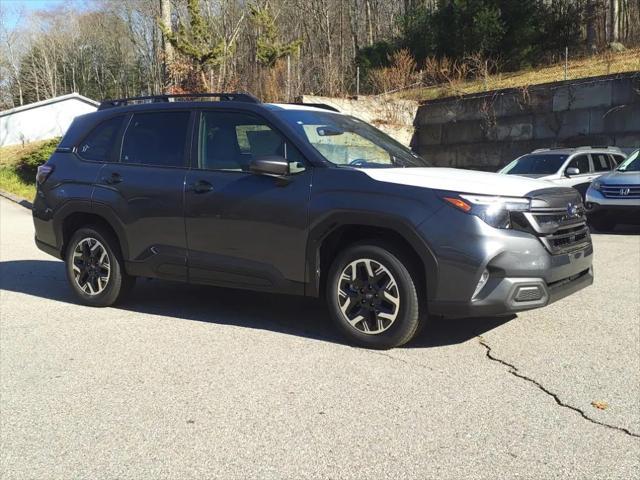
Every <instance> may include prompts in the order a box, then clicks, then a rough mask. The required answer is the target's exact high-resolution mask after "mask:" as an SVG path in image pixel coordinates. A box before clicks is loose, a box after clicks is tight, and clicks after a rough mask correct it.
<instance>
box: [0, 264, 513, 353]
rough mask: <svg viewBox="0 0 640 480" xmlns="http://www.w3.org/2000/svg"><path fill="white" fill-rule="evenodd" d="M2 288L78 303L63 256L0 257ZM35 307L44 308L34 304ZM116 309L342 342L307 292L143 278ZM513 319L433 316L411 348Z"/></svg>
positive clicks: (463, 337) (461, 337) (449, 341)
mask: <svg viewBox="0 0 640 480" xmlns="http://www.w3.org/2000/svg"><path fill="white" fill-rule="evenodd" d="M0 289H1V290H7V291H12V292H18V293H23V294H26V295H30V296H33V297H38V298H44V299H49V300H54V301H58V302H64V303H69V304H77V301H76V299H75V296H74V295H73V292H72V291H71V289H70V287H69V286H68V285H67V280H66V277H65V272H64V265H63V263H62V262H59V261H46V260H17V261H8V262H0ZM33 308H34V309H39V308H46V307H44V306H43V305H39V304H38V303H34V306H33ZM112 308H116V309H120V310H127V311H131V312H137V313H142V314H150V315H158V316H164V317H173V318H177V319H184V320H191V321H198V322H206V323H211V324H220V325H236V326H239V327H245V328H253V329H261V330H269V331H273V332H278V333H283V334H287V335H295V336H300V337H306V338H311V339H315V340H321V341H326V342H332V343H339V344H342V343H344V341H343V339H342V337H341V336H340V335H339V334H337V333H336V332H335V330H334V328H333V326H332V325H331V322H330V321H329V314H328V311H327V309H326V308H325V306H324V304H323V302H322V301H321V300H318V299H311V298H305V297H298V296H289V295H277V294H269V293H260V292H251V291H246V290H234V289H227V288H218V287H209V286H202V285H189V284H184V283H174V282H167V281H162V280H149V279H144V278H140V279H138V282H137V283H136V287H135V288H134V290H133V292H132V293H131V295H130V296H129V298H128V299H127V300H125V301H124V302H123V303H121V304H119V305H117V306H116V307H112ZM512 318H515V317H514V316H512V317H502V318H481V319H464V320H442V319H439V318H433V319H430V320H429V321H428V322H427V325H425V328H424V329H423V331H422V332H421V334H420V335H419V336H418V337H417V338H416V339H414V340H413V341H412V342H411V343H410V344H408V345H407V347H409V348H430V347H438V346H446V345H453V344H458V343H462V342H465V341H467V340H469V339H471V338H473V337H475V336H477V335H480V334H482V333H484V332H486V331H488V330H492V329H494V328H496V327H498V326H500V325H502V324H504V323H505V322H507V321H509V320H511V319H512ZM150 321H153V319H150Z"/></svg>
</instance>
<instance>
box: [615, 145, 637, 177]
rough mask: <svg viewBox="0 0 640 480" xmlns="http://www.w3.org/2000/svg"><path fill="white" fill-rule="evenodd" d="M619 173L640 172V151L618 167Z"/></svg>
mask: <svg viewBox="0 0 640 480" xmlns="http://www.w3.org/2000/svg"><path fill="white" fill-rule="evenodd" d="M618 171H619V172H640V150H636V151H635V152H633V153H632V154H631V156H630V157H629V158H627V159H626V160H625V161H624V162H622V163H621V164H620V166H619V167H618Z"/></svg>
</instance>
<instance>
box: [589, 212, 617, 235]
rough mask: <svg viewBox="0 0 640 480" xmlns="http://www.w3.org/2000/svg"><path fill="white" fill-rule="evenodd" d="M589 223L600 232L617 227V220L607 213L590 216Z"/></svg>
mask: <svg viewBox="0 0 640 480" xmlns="http://www.w3.org/2000/svg"><path fill="white" fill-rule="evenodd" d="M589 224H590V225H591V226H592V227H593V228H595V229H596V230H598V231H599V232H608V231H611V230H613V229H614V228H616V221H615V220H614V219H613V218H610V217H606V216H605V215H594V216H590V217H589Z"/></svg>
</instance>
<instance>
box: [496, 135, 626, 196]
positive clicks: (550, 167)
mask: <svg viewBox="0 0 640 480" xmlns="http://www.w3.org/2000/svg"><path fill="white" fill-rule="evenodd" d="M624 160H625V155H624V153H622V151H621V150H620V149H619V148H615V147H604V148H594V147H578V148H557V149H555V148H554V149H551V148H544V149H539V150H535V151H533V152H531V153H528V154H526V155H523V156H521V157H518V158H516V159H515V160H514V161H512V162H511V163H509V164H508V165H507V166H506V167H504V168H503V169H502V170H500V171H499V172H498V173H505V174H509V175H520V176H522V177H530V178H539V179H541V180H549V181H551V182H553V183H555V184H557V185H561V186H563V187H573V188H575V189H576V190H578V191H579V192H580V194H581V195H582V197H583V198H584V196H585V193H586V191H587V188H589V184H590V183H591V182H592V181H593V180H595V179H596V178H598V177H599V176H600V175H604V174H605V173H607V172H610V171H611V170H613V169H615V168H616V167H617V165H618V164H619V163H622V162H623V161H624Z"/></svg>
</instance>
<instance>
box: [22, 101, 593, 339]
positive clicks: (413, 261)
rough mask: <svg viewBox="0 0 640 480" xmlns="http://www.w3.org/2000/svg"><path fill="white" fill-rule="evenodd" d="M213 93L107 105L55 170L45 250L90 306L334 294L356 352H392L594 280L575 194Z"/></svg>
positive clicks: (47, 198)
mask: <svg viewBox="0 0 640 480" xmlns="http://www.w3.org/2000/svg"><path fill="white" fill-rule="evenodd" d="M202 96H203V95H197V96H196V97H202ZM208 96H211V97H217V99H218V100H219V101H215V102H213V101H202V100H199V101H193V99H191V98H189V99H185V98H183V97H178V96H158V97H153V98H145V99H140V98H138V99H122V100H114V101H108V102H103V104H102V105H101V106H100V108H99V110H98V111H97V112H95V113H91V114H88V115H84V116H81V117H78V118H76V120H75V121H74V122H73V124H72V125H71V127H70V128H69V130H68V131H67V133H66V135H65V136H64V138H63V139H62V141H61V142H60V145H59V146H58V148H57V150H56V151H55V153H54V154H53V155H52V156H51V158H50V159H49V161H48V162H47V163H46V164H45V165H44V166H42V167H40V169H39V171H38V176H37V195H36V198H35V200H34V208H33V219H34V224H35V240H36V244H37V245H38V247H40V248H41V249H42V250H44V251H45V252H48V253H50V254H52V255H54V256H56V257H58V258H61V259H64V260H65V262H66V272H67V277H68V280H69V285H70V287H71V289H72V290H73V292H74V293H75V295H76V297H77V298H78V300H79V301H80V302H82V303H84V304H87V305H92V306H96V307H104V306H109V305H113V304H115V303H117V302H118V301H120V300H122V299H123V298H124V296H125V294H126V293H128V292H129V291H130V290H131V289H132V287H133V285H134V282H135V279H136V277H152V278H163V279H168V280H173V281H181V282H189V283H197V284H209V285H216V286H221V287H233V288H243V289H249V290H258V291H267V292H275V293H286V294H294V295H306V296H309V297H324V298H325V299H326V302H327V305H328V309H329V312H330V316H331V318H332V319H333V320H334V322H335V324H336V325H337V327H338V328H339V329H340V331H341V332H343V333H344V335H345V336H346V337H347V338H348V339H349V340H350V341H351V342H353V343H355V344H358V345H362V346H366V347H372V348H390V347H394V346H397V345H402V344H404V343H406V342H408V341H409V340H411V338H412V337H413V336H414V335H415V334H416V332H417V331H418V330H419V327H420V326H421V325H422V324H423V323H424V322H425V321H426V319H427V317H428V316H429V315H441V316H446V317H473V316H484V315H504V314H511V313H514V312H519V311H522V310H528V309H532V308H537V307H543V306H545V305H547V304H549V303H551V302H554V301H556V300H559V299H561V298H563V297H565V296H566V295H570V294H572V293H574V292H576V291H578V290H580V289H581V288H584V287H586V286H588V285H590V284H591V283H592V281H593V277H592V270H591V262H592V257H593V248H592V245H591V237H590V234H589V230H588V228H587V227H586V222H585V216H584V208H583V205H582V201H581V198H580V195H579V194H578V192H576V191H575V190H574V189H572V188H562V187H558V186H556V185H554V184H552V183H549V182H543V181H540V180H533V179H529V178H522V177H515V176H510V175H498V174H495V173H482V172H473V171H465V170H457V169H452V168H432V167H431V166H430V165H429V163H428V162H427V161H426V160H424V159H422V158H420V157H419V156H418V155H416V154H414V153H413V152H411V151H410V150H408V149H407V148H405V147H403V146H402V145H400V144H398V143H397V142H396V141H394V140H392V139H391V138H389V137H388V136H386V135H385V134H384V133H382V132H380V131H379V130H377V129H375V128H374V127H372V126H371V125H369V124H367V123H365V122H363V121H361V120H358V119H356V118H354V117H350V116H347V115H343V114H341V113H339V112H336V111H332V110H331V109H328V108H326V107H323V106H310V105H301V104H297V105H284V104H265V103H261V102H260V101H259V100H257V99H256V98H255V97H252V96H250V95H247V94H241V93H221V94H210V95H208ZM178 100H181V101H178ZM185 100H189V101H185ZM145 102H146V103H145ZM238 308H239V309H241V308H242V306H241V305H238ZM303 317H304V313H303V312H301V321H302V320H303Z"/></svg>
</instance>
